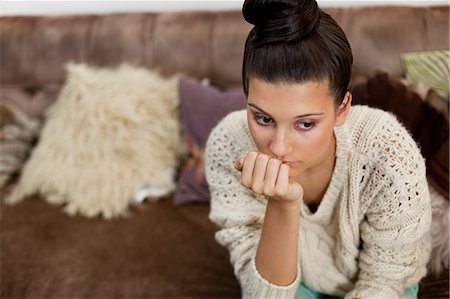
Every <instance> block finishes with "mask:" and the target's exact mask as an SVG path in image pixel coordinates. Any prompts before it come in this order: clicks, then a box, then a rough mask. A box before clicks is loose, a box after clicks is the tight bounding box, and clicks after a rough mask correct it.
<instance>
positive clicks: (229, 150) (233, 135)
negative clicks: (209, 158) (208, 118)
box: [205, 109, 254, 157]
mask: <svg viewBox="0 0 450 299" xmlns="http://www.w3.org/2000/svg"><path fill="white" fill-rule="evenodd" d="M252 148H254V143H253V139H252V138H251V135H250V132H249V130H248V124H247V113H246V110H245V109H244V110H238V111H233V112H231V113H229V114H227V115H226V116H225V117H224V118H223V119H222V120H221V121H219V122H218V124H217V125H216V126H215V127H214V128H213V129H212V130H211V133H210V134H209V137H208V140H207V142H206V148H205V151H206V152H221V153H222V154H227V155H229V156H230V155H231V156H233V157H234V156H239V155H240V154H241V153H242V152H244V151H246V150H247V151H249V150H251V149H252Z"/></svg>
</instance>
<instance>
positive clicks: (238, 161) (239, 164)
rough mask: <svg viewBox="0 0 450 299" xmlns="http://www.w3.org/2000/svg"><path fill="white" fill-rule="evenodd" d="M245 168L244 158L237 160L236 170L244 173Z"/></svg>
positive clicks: (235, 163)
mask: <svg viewBox="0 0 450 299" xmlns="http://www.w3.org/2000/svg"><path fill="white" fill-rule="evenodd" d="M243 166H244V158H240V159H237V160H236V162H234V168H235V169H236V170H238V171H242V167H243Z"/></svg>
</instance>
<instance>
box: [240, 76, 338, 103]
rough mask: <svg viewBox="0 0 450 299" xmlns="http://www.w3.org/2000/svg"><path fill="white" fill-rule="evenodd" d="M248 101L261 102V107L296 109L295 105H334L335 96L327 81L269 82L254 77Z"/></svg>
mask: <svg viewBox="0 0 450 299" xmlns="http://www.w3.org/2000/svg"><path fill="white" fill-rule="evenodd" d="M248 102H249V103H252V104H256V105H258V104H259V105H258V106H259V107H260V105H264V106H267V107H277V108H283V107H285V108H287V109H295V107H299V108H301V107H305V106H313V107H314V106H324V105H326V106H328V105H333V98H332V97H331V96H330V94H329V86H328V82H326V81H307V82H303V83H269V82H266V81H263V80H260V79H256V78H252V79H250V81H249V94H248ZM286 106H287V107H286ZM261 108H262V107H261ZM263 109H264V108H263Z"/></svg>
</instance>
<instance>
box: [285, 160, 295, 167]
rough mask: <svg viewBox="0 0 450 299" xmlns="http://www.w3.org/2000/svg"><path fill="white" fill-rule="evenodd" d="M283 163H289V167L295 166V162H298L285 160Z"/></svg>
mask: <svg viewBox="0 0 450 299" xmlns="http://www.w3.org/2000/svg"><path fill="white" fill-rule="evenodd" d="M283 164H287V165H288V166H289V167H291V168H292V167H295V164H297V162H292V161H283Z"/></svg>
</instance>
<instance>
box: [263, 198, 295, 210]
mask: <svg viewBox="0 0 450 299" xmlns="http://www.w3.org/2000/svg"><path fill="white" fill-rule="evenodd" d="M302 200H303V198H302V197H299V198H298V199H296V200H280V199H276V198H272V197H269V201H268V205H271V206H272V207H273V208H276V209H278V210H285V211H291V210H293V211H298V210H300V206H301V202H302Z"/></svg>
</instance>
